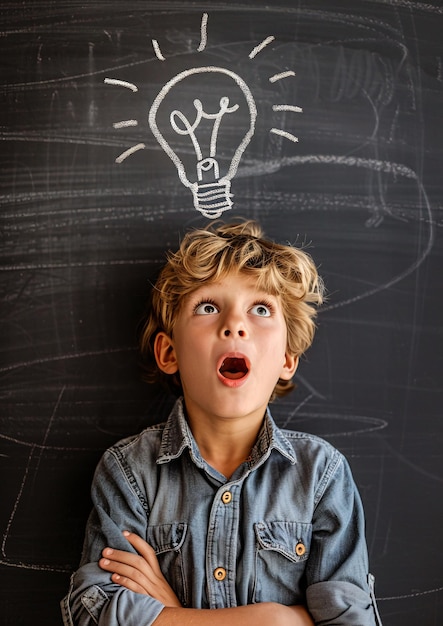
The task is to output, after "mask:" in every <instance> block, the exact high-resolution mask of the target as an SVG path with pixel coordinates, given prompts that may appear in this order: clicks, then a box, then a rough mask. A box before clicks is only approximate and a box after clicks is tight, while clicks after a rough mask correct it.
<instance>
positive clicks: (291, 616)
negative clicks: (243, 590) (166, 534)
mask: <svg viewBox="0 0 443 626" xmlns="http://www.w3.org/2000/svg"><path fill="white" fill-rule="evenodd" d="M123 534H124V536H125V537H126V539H127V540H128V541H129V543H130V544H131V545H132V546H133V548H135V550H136V551H137V552H138V554H133V553H132V552H125V551H123V550H114V549H112V548H105V549H104V550H103V553H102V554H103V558H102V559H100V561H99V565H100V567H101V568H102V569H104V570H106V571H107V572H110V573H111V578H112V580H113V582H115V583H117V584H119V585H121V586H122V587H126V588H127V589H130V590H131V591H134V592H136V593H141V594H146V595H149V596H151V597H153V598H155V599H156V600H158V601H159V602H161V603H162V604H164V605H165V608H164V609H163V611H162V612H161V613H160V615H159V616H158V617H157V619H156V620H155V622H154V624H155V626H173V625H174V624H181V625H182V626H207V625H208V626H209V625H210V626H225V624H226V620H229V624H230V626H249V625H251V626H268V625H269V624H273V625H274V626H314V622H313V621H312V618H311V617H310V615H309V613H308V611H307V610H306V609H305V608H304V607H303V606H285V605H283V604H278V603H275V602H265V603H262V604H250V605H247V606H240V607H235V608H229V609H187V608H183V607H182V605H181V604H180V601H179V600H178V598H177V596H176V595H175V593H174V591H173V589H172V588H171V587H170V585H169V584H168V582H167V581H166V579H165V577H164V576H163V574H162V572H161V569H160V566H159V564H158V561H157V557H156V554H155V551H154V550H153V548H152V547H151V546H150V545H149V544H148V543H146V541H144V540H143V539H142V538H141V537H139V536H138V535H135V534H134V533H129V532H127V531H125V532H124V533H123Z"/></svg>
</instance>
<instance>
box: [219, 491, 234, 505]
mask: <svg viewBox="0 0 443 626" xmlns="http://www.w3.org/2000/svg"><path fill="white" fill-rule="evenodd" d="M221 499H222V502H223V503H224V504H229V503H230V502H231V500H232V493H231V492H230V491H225V492H224V494H223V495H222V498H221Z"/></svg>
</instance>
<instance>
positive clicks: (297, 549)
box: [295, 541, 306, 556]
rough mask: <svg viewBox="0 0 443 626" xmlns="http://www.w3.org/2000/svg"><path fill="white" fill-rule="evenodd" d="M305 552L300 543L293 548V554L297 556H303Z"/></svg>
mask: <svg viewBox="0 0 443 626" xmlns="http://www.w3.org/2000/svg"><path fill="white" fill-rule="evenodd" d="M305 552H306V546H305V544H304V543H302V542H301V541H299V542H298V544H297V545H296V546H295V553H296V555H297V556H303V555H304V554H305Z"/></svg>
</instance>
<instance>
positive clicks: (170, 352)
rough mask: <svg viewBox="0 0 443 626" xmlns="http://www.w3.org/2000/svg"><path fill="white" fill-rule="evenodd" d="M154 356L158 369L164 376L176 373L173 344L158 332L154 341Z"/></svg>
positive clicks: (167, 336) (162, 333) (169, 338)
mask: <svg viewBox="0 0 443 626" xmlns="http://www.w3.org/2000/svg"><path fill="white" fill-rule="evenodd" d="M154 356H155V360H156V362H157V365H158V367H159V369H160V370H161V371H162V372H164V373H165V374H175V373H176V372H178V362H177V356H176V354H175V348H174V343H173V341H172V339H171V337H169V335H167V334H166V333H164V332H159V333H158V334H157V335H156V337H155V340H154Z"/></svg>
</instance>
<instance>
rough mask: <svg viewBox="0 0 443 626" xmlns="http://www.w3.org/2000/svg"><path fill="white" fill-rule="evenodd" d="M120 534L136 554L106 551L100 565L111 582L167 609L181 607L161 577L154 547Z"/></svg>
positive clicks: (164, 579)
mask: <svg viewBox="0 0 443 626" xmlns="http://www.w3.org/2000/svg"><path fill="white" fill-rule="evenodd" d="M123 535H124V536H125V537H126V539H127V540H128V541H129V543H130V544H131V546H132V547H133V548H135V549H136V550H137V552H138V554H133V553H132V552H125V551H123V550H114V549H113V548H105V549H104V550H103V552H102V554H103V558H102V559H100V561H99V563H98V564H99V565H100V567H101V568H102V569H104V570H106V571H107V572H112V576H111V578H112V580H113V582H115V583H118V584H119V585H122V587H126V588H127V589H130V590H131V591H135V592H137V593H144V594H146V595H149V596H151V597H152V598H155V599H156V600H158V601H159V602H161V603H162V604H164V605H165V606H168V607H181V604H180V601H179V600H178V598H177V596H176V595H175V593H174V591H173V590H172V588H171V586H170V585H169V583H168V582H167V580H166V578H165V577H164V576H163V574H162V571H161V569H160V566H159V564H158V560H157V556H156V554H155V551H154V550H153V548H152V547H151V546H150V545H149V544H148V543H146V541H144V540H143V539H142V538H141V537H139V536H138V535H135V534H134V533H130V532H128V531H126V530H125V531H124V532H123Z"/></svg>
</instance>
